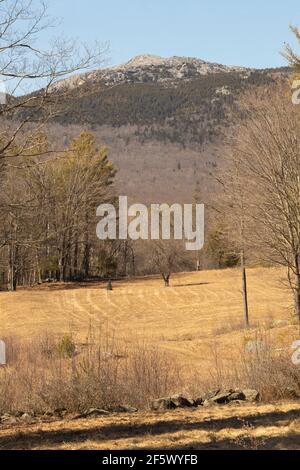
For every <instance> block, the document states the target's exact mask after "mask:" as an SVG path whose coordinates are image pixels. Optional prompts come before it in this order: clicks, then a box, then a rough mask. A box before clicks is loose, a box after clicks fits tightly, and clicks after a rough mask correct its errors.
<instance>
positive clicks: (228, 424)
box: [0, 402, 300, 450]
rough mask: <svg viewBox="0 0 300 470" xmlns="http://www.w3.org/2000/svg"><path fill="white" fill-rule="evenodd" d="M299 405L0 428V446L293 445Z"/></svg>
mask: <svg viewBox="0 0 300 470" xmlns="http://www.w3.org/2000/svg"><path fill="white" fill-rule="evenodd" d="M299 448H300V404H299V403H293V402H290V403H280V404H277V405H245V406H228V407H221V408H220V407H216V408H205V409H203V408H202V409H199V408H198V409H196V410H193V411H192V410H177V411H173V412H165V413H153V412H145V413H139V414H135V415H130V414H125V415H112V416H108V417H103V418H99V419H89V420H76V421H58V422H54V423H50V424H49V423H39V424H35V425H28V426H16V427H14V428H8V427H4V426H2V427H1V428H0V449H2V450H4V449H17V450H19V449H25V450H28V449H30V450H36V449H42V450H45V449H56V450H87V449H94V450H96V449H106V450H107V449H110V450H125V449H130V450H131V449H157V450H159V449H161V450H175V449H176V450H203V449H216V450H217V449H249V450H257V449H280V450H282V449H290V450H292V449H294V450H296V449H297V450H299Z"/></svg>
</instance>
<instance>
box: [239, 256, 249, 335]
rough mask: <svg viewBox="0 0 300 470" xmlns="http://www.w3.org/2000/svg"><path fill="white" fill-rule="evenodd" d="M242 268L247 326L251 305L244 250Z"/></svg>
mask: <svg viewBox="0 0 300 470" xmlns="http://www.w3.org/2000/svg"><path fill="white" fill-rule="evenodd" d="M241 270H242V283H243V301H244V316H245V324H246V327H247V328H248V327H249V306H248V289H247V273H246V267H245V256H244V252H242V253H241Z"/></svg>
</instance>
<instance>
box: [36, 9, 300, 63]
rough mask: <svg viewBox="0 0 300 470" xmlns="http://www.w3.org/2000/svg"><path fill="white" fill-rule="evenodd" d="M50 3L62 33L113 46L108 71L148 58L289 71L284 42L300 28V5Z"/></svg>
mask: <svg viewBox="0 0 300 470" xmlns="http://www.w3.org/2000/svg"><path fill="white" fill-rule="evenodd" d="M49 3H50V9H49V12H50V13H51V14H52V15H54V16H56V17H58V18H61V23H60V25H59V26H58V28H57V32H58V33H60V32H62V33H64V34H65V35H66V36H71V37H76V38H79V39H81V40H84V41H87V42H93V41H94V40H95V39H97V40H99V41H109V42H110V54H109V56H110V57H109V65H115V64H119V63H122V62H125V61H127V60H129V59H130V58H132V57H133V56H136V55H139V54H145V53H149V54H157V55H162V56H171V55H183V56H193V57H198V58H201V59H205V60H209V61H215V62H219V63H224V64H228V65H242V66H251V67H274V66H279V65H284V63H285V62H284V60H283V59H282V58H281V56H280V54H279V52H280V50H281V49H282V46H283V44H284V42H286V41H289V42H291V43H292V44H295V42H294V41H293V37H292V35H291V33H290V32H289V30H288V26H289V24H290V23H293V24H296V25H298V26H300V1H299V0H285V1H282V0H244V1H242V0H207V1H206V0H149V1H148V0H127V1H125V0H84V1H83V0H50V2H49ZM47 34H48V33H47ZM49 34H50V33H49ZM51 34H53V31H52V32H51ZM47 39H48V38H44V40H45V41H47ZM299 49H300V46H299Z"/></svg>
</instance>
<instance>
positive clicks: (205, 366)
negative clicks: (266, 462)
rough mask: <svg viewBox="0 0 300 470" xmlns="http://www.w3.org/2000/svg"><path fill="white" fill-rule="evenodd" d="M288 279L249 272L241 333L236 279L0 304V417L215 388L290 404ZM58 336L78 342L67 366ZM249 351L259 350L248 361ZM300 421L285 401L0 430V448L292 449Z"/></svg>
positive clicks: (70, 288)
mask: <svg viewBox="0 0 300 470" xmlns="http://www.w3.org/2000/svg"><path fill="white" fill-rule="evenodd" d="M284 275H285V272H284V271H283V270H280V269H274V268H256V269H251V270H249V304H250V314H251V325H252V326H251V328H250V329H249V330H245V329H244V328H243V322H242V320H243V308H242V295H241V280H240V271H239V270H238V269H236V270H225V271H208V272H199V273H187V274H178V275H174V277H173V278H172V280H171V287H169V288H165V287H164V286H163V282H162V280H161V279H160V278H158V277H157V278H156V277H152V278H145V279H135V280H129V281H119V282H115V283H114V290H113V291H112V292H108V291H107V290H106V288H105V287H106V286H105V284H101V283H92V284H89V283H83V284H81V285H76V284H72V283H70V284H45V285H43V286H41V287H38V288H26V289H21V290H20V291H18V292H15V293H1V295H0V309H1V315H2V323H1V337H4V338H6V339H7V343H8V358H9V361H10V364H9V365H8V367H7V368H6V369H4V370H2V371H1V374H2V376H1V387H0V389H1V390H0V391H1V393H0V395H1V411H2V412H4V411H14V410H17V409H19V410H20V409H21V410H25V411H35V412H37V413H42V412H44V411H46V410H47V409H54V408H55V407H65V408H66V409H67V410H68V412H69V413H71V414H72V413H76V412H78V411H82V410H84V409H87V408H88V407H93V406H97V407H99V406H100V407H101V406H107V405H109V404H112V405H118V404H128V405H132V406H137V407H138V408H139V409H140V410H147V409H148V407H149V402H150V400H151V399H153V398H157V397H159V396H162V395H167V394H174V393H178V392H184V393H189V394H190V395H191V396H193V397H195V398H196V396H197V395H198V396H199V395H200V394H201V393H202V392H203V391H206V390H207V389H208V388H211V387H214V386H230V387H237V386H238V387H242V386H247V387H252V388H257V389H259V391H260V392H261V394H262V398H263V400H264V402H273V403H275V402H276V401H278V400H282V399H289V394H290V393H291V390H292V393H293V391H295V392H296V393H300V390H299V383H300V374H299V370H298V369H297V367H295V366H294V365H293V364H292V362H291V349H290V346H291V343H292V341H293V340H295V339H297V324H296V322H295V319H294V318H293V316H292V305H293V302H292V298H291V295H290V291H289V289H288V288H287V287H286V286H285V285H284V282H283V279H284ZM64 334H72V337H73V339H74V341H75V342H76V345H77V351H78V354H77V355H76V356H75V358H72V359H70V358H65V357H61V355H60V354H59V353H58V351H57V342H58V341H59V338H61V337H62V336H63V335H64ZM255 340H258V341H263V342H264V344H265V349H264V350H263V351H254V352H253V353H247V352H246V351H245V346H246V345H247V344H248V343H249V341H255ZM49 351H50V354H48V352H49ZM99 371H101V373H99ZM16 384H18V385H16ZM299 417H300V405H299V402H291V401H289V402H285V403H281V404H280V405H277V404H276V405H275V404H274V405H263V404H261V405H243V406H241V407H236V406H228V407H220V408H212V409H210V408H203V409H197V410H193V411H191V410H182V411H175V412H172V413H169V412H167V413H164V414H160V413H157V414H156V413H150V412H147V411H140V412H139V413H138V414H134V415H126V414H125V415H117V414H113V415H111V416H109V417H105V418H99V419H97V420H87V421H85V420H79V421H78V420H76V421H73V420H69V421H64V422H53V423H43V422H41V423H39V424H35V425H32V426H26V425H23V427H22V426H21V427H20V426H19V425H16V426H14V427H13V429H10V428H9V427H7V426H5V425H4V424H2V425H1V430H0V447H1V448H70V449H71V448H72V449H73V448H74V449H77V448H78V449H79V448H80V449H87V448H99V449H100V448H106V449H118V448H122V449H124V448H150V447H151V448H169V449H171V448H174V449H175V448H177V449H178V448H196V449H198V448H199V449H201V448H228V447H234V448H261V447H262V448H265V447H266V448H287V447H288V448H291V447H293V446H294V447H295V446H296V445H297V444H296V441H297V436H298V433H299V432H300V427H299Z"/></svg>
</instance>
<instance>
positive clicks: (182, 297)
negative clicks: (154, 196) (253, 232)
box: [0, 268, 297, 370]
mask: <svg viewBox="0 0 300 470" xmlns="http://www.w3.org/2000/svg"><path fill="white" fill-rule="evenodd" d="M248 290H249V307H250V319H251V323H252V325H253V326H254V327H255V328H257V327H258V326H265V327H267V328H269V327H270V331H272V334H273V335H276V334H277V335H279V336H280V338H281V339H282V338H283V339H284V338H285V342H287V343H288V342H289V341H290V340H291V339H293V338H294V337H295V335H296V336H297V327H296V325H295V322H294V321H292V313H293V302H292V297H291V293H290V291H289V289H287V287H286V283H285V272H284V270H281V269H276V268H258V269H249V270H248ZM0 311H1V325H0V335H1V336H2V337H10V336H14V337H15V336H18V337H20V338H23V339H24V338H25V339H26V338H28V339H31V338H33V337H35V336H38V335H41V334H44V333H45V332H47V333H51V334H52V333H53V334H55V335H61V334H66V333H68V332H72V334H73V335H74V338H75V340H76V341H77V342H84V341H86V338H87V336H88V334H89V330H90V328H93V330H94V331H95V332H97V331H105V332H109V334H111V335H114V336H115V337H116V338H118V337H122V338H126V340H127V341H128V342H129V343H130V342H131V341H132V342H135V341H136V340H137V339H143V340H146V341H148V342H149V343H151V344H152V345H155V346H157V347H158V348H162V349H164V350H168V351H170V352H171V353H174V354H175V355H176V356H177V357H178V358H179V359H181V360H182V361H184V363H185V364H187V363H188V364H189V365H197V366H201V368H202V370H203V367H204V364H205V362H207V361H209V356H208V354H207V348H208V347H211V346H212V344H215V342H216V341H217V343H218V345H219V346H220V347H222V349H223V355H224V357H226V355H231V354H232V352H233V351H234V347H235V344H237V345H238V344H240V343H241V341H242V342H243V341H245V331H244V330H243V301H242V292H241V274H240V271H239V270H238V269H232V270H222V271H205V272H194V273H182V274H176V275H174V276H173V277H172V279H171V286H170V287H169V288H166V287H164V284H163V281H162V279H161V278H159V277H150V278H145V279H144V278H143V279H135V280H128V281H119V282H114V290H113V291H112V292H108V291H107V290H106V284H104V283H95V284H84V285H76V284H67V285H60V284H55V285H54V284H45V285H43V286H41V287H38V288H28V289H20V290H19V291H17V292H16V293H6V292H2V293H0ZM276 325H281V326H280V327H276V328H271V327H272V326H276ZM247 335H248V336H249V333H248V332H247ZM248 336H247V337H248Z"/></svg>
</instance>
